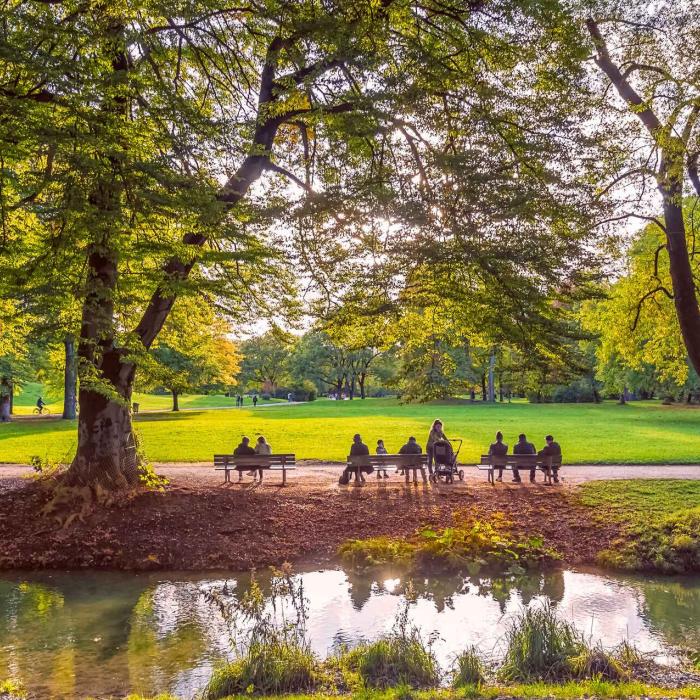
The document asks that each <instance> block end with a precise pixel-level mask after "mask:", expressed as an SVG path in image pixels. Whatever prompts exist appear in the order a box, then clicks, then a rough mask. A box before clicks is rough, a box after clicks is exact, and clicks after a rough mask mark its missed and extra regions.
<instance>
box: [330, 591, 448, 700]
mask: <svg viewBox="0 0 700 700" xmlns="http://www.w3.org/2000/svg"><path fill="white" fill-rule="evenodd" d="M411 597H412V592H411V591H410V590H409V591H407V595H406V601H405V603H404V605H403V606H402V608H401V610H400V611H399V614H398V615H397V618H396V622H395V623H394V627H393V629H392V630H391V632H389V634H387V635H385V636H383V637H380V638H379V639H377V640H376V641H373V642H365V643H364V644H360V645H359V646H357V647H355V648H354V649H351V650H349V651H346V652H345V653H344V654H343V655H342V656H341V658H340V665H341V667H344V668H345V669H347V670H348V671H350V672H351V673H353V674H356V675H357V676H359V678H360V680H361V681H362V683H363V684H364V685H365V686H368V687H371V688H392V687H396V686H402V687H408V688H434V687H436V686H437V685H438V683H439V682H440V668H439V666H438V663H437V659H436V658H435V654H434V653H433V650H432V648H431V645H430V644H429V643H426V642H424V641H423V638H422V637H421V634H420V631H419V630H418V628H416V627H415V626H414V625H411V624H409V620H408V613H409V606H410V601H411Z"/></svg>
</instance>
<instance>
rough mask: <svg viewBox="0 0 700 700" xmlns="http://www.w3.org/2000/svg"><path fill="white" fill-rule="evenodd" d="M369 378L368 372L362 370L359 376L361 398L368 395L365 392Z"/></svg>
mask: <svg viewBox="0 0 700 700" xmlns="http://www.w3.org/2000/svg"><path fill="white" fill-rule="evenodd" d="M366 379H367V374H366V373H365V372H360V376H359V377H358V378H357V383H358V384H359V385H360V398H361V399H365V398H367V395H366V393H365V381H366Z"/></svg>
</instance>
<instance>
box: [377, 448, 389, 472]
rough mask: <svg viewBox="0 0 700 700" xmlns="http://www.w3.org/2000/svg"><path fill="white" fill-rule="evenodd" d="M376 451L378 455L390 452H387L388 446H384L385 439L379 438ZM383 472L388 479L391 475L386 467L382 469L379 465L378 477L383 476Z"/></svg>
mask: <svg viewBox="0 0 700 700" xmlns="http://www.w3.org/2000/svg"><path fill="white" fill-rule="evenodd" d="M376 453H377V454H378V455H388V454H389V453H388V452H387V449H386V447H384V440H377V449H376ZM381 472H384V478H385V479H388V478H389V475H388V474H387V473H386V469H380V468H379V467H377V477H380V476H381Z"/></svg>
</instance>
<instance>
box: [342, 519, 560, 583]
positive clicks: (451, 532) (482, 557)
mask: <svg viewBox="0 0 700 700" xmlns="http://www.w3.org/2000/svg"><path fill="white" fill-rule="evenodd" d="M338 553H339V555H340V556H341V558H342V559H343V560H344V561H345V562H347V563H349V564H351V565H353V566H362V567H367V566H375V565H379V564H390V563H395V564H404V563H410V564H413V565H415V566H416V567H418V568H428V569H436V568H441V569H446V570H459V569H463V568H465V567H467V566H472V565H478V566H485V567H487V568H491V569H494V570H499V571H506V570H511V571H516V572H520V571H521V570H523V569H527V568H529V567H532V566H541V565H543V564H548V563H551V562H553V561H555V560H557V559H559V555H558V554H557V553H556V552H555V551H554V550H553V549H550V548H548V547H545V545H544V540H543V538H542V537H539V536H531V537H525V538H523V537H522V536H521V535H520V534H517V535H513V534H511V533H509V532H507V530H506V523H505V521H504V520H503V519H502V518H500V519H499V518H495V519H494V521H493V522H488V523H487V522H481V521H476V522H474V523H471V524H467V525H462V526H458V527H447V528H444V529H440V530H433V529H432V528H425V529H423V530H422V531H421V532H420V533H418V534H417V536H416V537H415V538H413V539H412V540H409V541H407V540H404V539H394V538H389V537H372V538H369V539H366V540H349V541H348V542H346V543H344V544H343V545H341V547H340V548H339V550H338Z"/></svg>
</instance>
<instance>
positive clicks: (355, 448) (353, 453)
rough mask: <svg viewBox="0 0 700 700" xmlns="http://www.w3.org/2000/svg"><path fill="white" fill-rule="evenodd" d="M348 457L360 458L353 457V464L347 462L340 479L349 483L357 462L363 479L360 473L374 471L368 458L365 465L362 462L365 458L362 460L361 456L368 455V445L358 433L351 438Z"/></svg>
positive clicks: (354, 472)
mask: <svg viewBox="0 0 700 700" xmlns="http://www.w3.org/2000/svg"><path fill="white" fill-rule="evenodd" d="M350 457H356V458H360V459H354V460H352V461H353V462H355V464H348V466H347V467H345V471H344V472H343V477H342V480H343V482H344V483H346V484H347V483H349V481H350V476H351V475H352V474H356V473H357V472H356V469H357V464H358V463H359V464H360V477H361V478H362V479H363V481H364V478H363V477H362V474H363V473H364V474H371V473H372V472H373V471H374V468H373V467H372V466H370V464H369V460H366V465H367V466H364V464H363V462H365V460H362V459H361V458H362V457H369V447H367V445H365V443H364V442H362V438H361V437H360V434H359V433H356V434H355V436H354V437H353V439H352V445H351V446H350Z"/></svg>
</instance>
